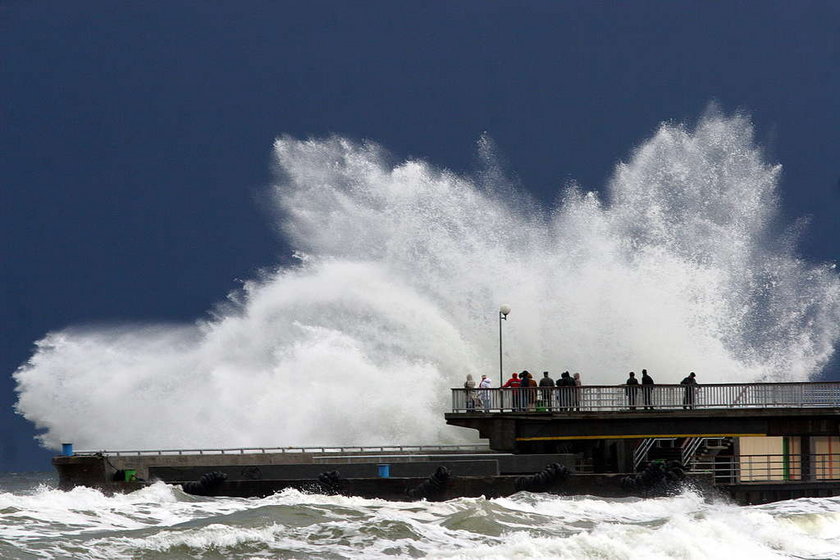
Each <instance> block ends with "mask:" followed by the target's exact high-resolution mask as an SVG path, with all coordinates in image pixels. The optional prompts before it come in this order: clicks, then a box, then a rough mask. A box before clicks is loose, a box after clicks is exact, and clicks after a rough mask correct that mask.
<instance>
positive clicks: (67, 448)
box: [61, 443, 73, 457]
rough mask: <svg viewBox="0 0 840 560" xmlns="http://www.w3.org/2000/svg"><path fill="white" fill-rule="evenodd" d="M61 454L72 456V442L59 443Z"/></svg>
mask: <svg viewBox="0 0 840 560" xmlns="http://www.w3.org/2000/svg"><path fill="white" fill-rule="evenodd" d="M61 454H62V455H64V456H65V457H72V456H73V444H72V443H62V444H61Z"/></svg>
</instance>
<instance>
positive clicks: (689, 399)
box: [680, 371, 697, 408]
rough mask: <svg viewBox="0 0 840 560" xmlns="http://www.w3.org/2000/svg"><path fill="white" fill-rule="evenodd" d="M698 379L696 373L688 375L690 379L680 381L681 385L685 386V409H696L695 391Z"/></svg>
mask: <svg viewBox="0 0 840 560" xmlns="http://www.w3.org/2000/svg"><path fill="white" fill-rule="evenodd" d="M695 377H697V376H696V375H695V374H694V372H693V371H692V372H691V373H689V374H688V377H686V378H685V379H683V380H682V381H680V385H685V396H684V397H683V408H694V390H695V389H696V388H697V380H696V379H695Z"/></svg>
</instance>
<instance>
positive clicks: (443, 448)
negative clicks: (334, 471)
mask: <svg viewBox="0 0 840 560" xmlns="http://www.w3.org/2000/svg"><path fill="white" fill-rule="evenodd" d="M487 450H489V447H488V446H487V444H468V445H377V446H368V447H363V446H349V447H346V446H322V447H228V448H216V449H213V448H209V449H128V450H118V451H114V450H104V449H103V450H84V451H76V452H74V453H73V454H74V455H79V456H90V455H107V456H113V457H120V456H153V455H245V454H247V453H254V454H266V453H280V454H315V453H429V452H436V451H437V452H448V453H451V452H453V451H464V452H481V451H487Z"/></svg>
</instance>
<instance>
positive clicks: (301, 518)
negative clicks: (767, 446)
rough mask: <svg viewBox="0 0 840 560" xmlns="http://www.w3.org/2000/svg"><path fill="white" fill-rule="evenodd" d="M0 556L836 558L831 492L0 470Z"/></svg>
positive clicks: (836, 518)
mask: <svg viewBox="0 0 840 560" xmlns="http://www.w3.org/2000/svg"><path fill="white" fill-rule="evenodd" d="M0 558H3V559H6V558H9V559H12V558H14V559H18V558H21V559H23V558H27V559H28V558H56V559H58V558H62V559H64V558H73V559H105V558H107V559H122V558H143V559H157V558H166V559H172V558H197V559H203V560H204V559H221V558H224V559H252V558H278V559H279V558H283V559H292V558H295V559H330V560H332V559H343V558H366V559H367V558H481V559H482V560H492V559H496V558H498V559H506V560H507V559H513V558H517V559H519V558H522V559H526V558H527V559H532V558H533V559H537V558H539V559H549V558H558V559H559V558H562V559H625V558H626V559H631V558H632V559H634V560H637V559H665V558H668V559H671V558H684V559H691V560H695V559H696V560H699V559H706V558H708V559H715V560H719V559H721V558H736V559H738V560H753V559H765V558H766V559H771V558H772V559H779V558H808V559H823V558H825V559H829V558H831V559H837V558H840V497H836V498H815V499H798V500H790V501H785V502H777V503H774V504H767V505H762V506H750V507H741V506H736V505H733V504H730V503H726V502H722V501H715V500H709V499H707V498H704V497H703V496H701V495H699V494H697V493H695V492H692V491H685V492H683V493H682V494H680V495H677V496H673V497H668V498H657V499H604V498H596V497H592V496H576V497H571V498H569V497H557V496H549V495H543V494H531V493H527V492H522V493H519V494H516V495H514V496H511V497H509V498H502V499H494V500H486V499H483V498H461V499H456V500H451V501H448V502H442V503H429V502H425V501H421V502H389V501H384V500H369V499H362V498H354V497H345V496H323V495H317V494H302V493H300V492H297V491H284V492H281V493H278V494H275V495H273V496H270V497H267V498H262V499H243V498H205V497H196V496H190V495H187V494H184V493H183V492H182V491H181V490H180V488H178V487H175V486H170V485H166V484H164V483H156V484H153V485H152V486H150V487H148V488H145V489H143V490H140V491H137V492H133V493H131V494H124V495H115V496H105V495H103V494H102V493H100V492H98V491H96V490H92V489H88V488H76V489H74V490H72V491H69V492H62V491H60V490H57V489H56V488H55V480H54V477H53V475H52V474H51V473H26V474H2V475H0Z"/></svg>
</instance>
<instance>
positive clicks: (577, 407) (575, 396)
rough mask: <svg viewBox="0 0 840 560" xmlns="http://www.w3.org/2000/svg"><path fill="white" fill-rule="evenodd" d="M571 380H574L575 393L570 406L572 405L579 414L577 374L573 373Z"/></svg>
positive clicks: (578, 379) (578, 380)
mask: <svg viewBox="0 0 840 560" xmlns="http://www.w3.org/2000/svg"><path fill="white" fill-rule="evenodd" d="M572 379H574V380H575V392H574V395H573V398H574V402H573V403H572V404H574V406H575V410H577V411H578V412H580V385H581V382H580V374H579V373H578V372H575V374H574V375H573V376H572Z"/></svg>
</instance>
